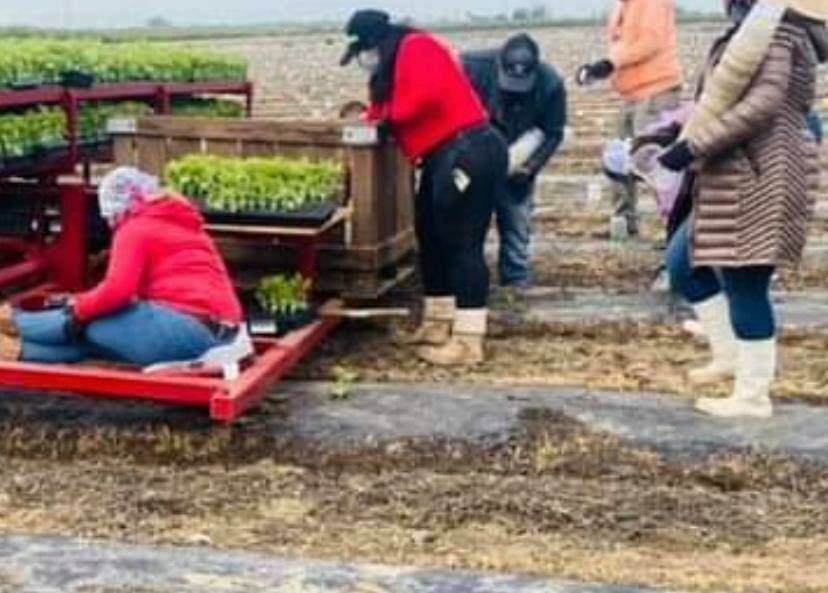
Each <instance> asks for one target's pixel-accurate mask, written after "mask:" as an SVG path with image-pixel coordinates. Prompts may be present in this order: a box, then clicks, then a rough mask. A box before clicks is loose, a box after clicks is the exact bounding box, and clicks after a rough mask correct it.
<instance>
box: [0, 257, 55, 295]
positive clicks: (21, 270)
mask: <svg viewBox="0 0 828 593" xmlns="http://www.w3.org/2000/svg"><path fill="white" fill-rule="evenodd" d="M48 269H49V266H48V264H47V263H46V260H45V259H44V258H32V259H29V260H27V261H24V262H22V263H19V264H14V265H12V266H7V267H4V268H0V288H6V287H8V286H15V285H17V284H21V283H22V282H24V281H27V280H34V279H37V278H39V277H41V276H43V275H44V274H46V272H47V271H48Z"/></svg>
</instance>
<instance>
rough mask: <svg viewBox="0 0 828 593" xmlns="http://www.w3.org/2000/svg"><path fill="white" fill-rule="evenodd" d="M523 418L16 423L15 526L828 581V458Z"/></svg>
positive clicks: (0, 506)
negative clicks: (489, 427) (481, 432)
mask: <svg viewBox="0 0 828 593" xmlns="http://www.w3.org/2000/svg"><path fill="white" fill-rule="evenodd" d="M524 423H525V429H526V430H525V436H523V437H519V438H515V439H513V440H512V442H509V443H507V444H504V445H502V446H496V447H487V448H481V447H473V446H469V445H468V444H466V443H452V442H440V443H437V442H402V443H395V444H394V445H387V446H383V447H381V448H361V449H341V450H325V451H324V452H320V451H315V450H312V449H302V448H301V447H300V446H298V445H296V444H295V443H294V444H288V443H283V442H278V440H274V439H272V438H263V437H261V436H260V437H257V436H256V435H255V429H254V428H251V427H248V428H247V430H246V431H244V432H245V433H246V434H243V433H242V431H216V430H213V431H210V432H208V433H204V432H201V431H197V430H193V429H187V428H181V427H179V428H172V429H171V428H153V429H143V430H141V429H124V430H122V431H119V433H118V434H115V433H109V434H105V433H104V434H97V435H94V434H89V433H82V434H75V433H73V432H72V431H63V432H62V433H61V434H59V435H55V434H53V433H50V432H49V431H48V430H46V431H45V432H43V433H41V434H40V435H39V436H38V435H36V434H32V433H28V434H26V438H25V439H22V438H21V436H22V435H21V434H20V432H19V428H10V427H8V426H5V427H3V433H4V434H3V435H2V437H3V438H2V440H0V442H2V443H3V448H4V449H5V451H4V453H5V454H4V458H5V463H4V464H3V467H2V469H0V484H2V490H1V491H0V518H2V530H3V531H4V532H12V533H31V534H61V535H76V536H82V537H93V538H107V539H116V540H127V541H133V542H142V543H165V544H182V545H193V544H196V545H213V546H219V547H223V548H239V549H245V550H259V551H266V552H272V553H278V554H287V555H290V556H311V557H329V558H336V559H351V560H357V561H360V562H365V561H377V562H386V563H392V564H416V565H425V566H448V567H465V568H477V569H486V570H497V571H516V572H531V573H537V574H541V575H549V576H554V577H558V578H559V577H567V578H574V579H583V580H587V581H600V582H618V583H628V584H636V583H639V584H647V585H663V586H671V587H676V588H685V589H689V590H698V591H720V590H727V591H734V592H737V591H744V592H749V591H773V592H786V593H787V592H790V593H794V592H796V593H810V592H813V593H816V592H818V591H826V590H828V574H826V572H825V571H824V562H823V561H824V554H825V553H826V551H828V533H826V525H828V516H826V509H828V469H826V467H825V466H821V465H812V464H809V463H796V462H793V461H791V460H786V459H781V458H779V459H776V458H767V457H763V456H757V455H748V454H740V455H721V456H719V457H716V458H712V459H709V460H707V461H699V462H693V463H689V464H688V463H680V462H675V461H666V460H664V459H659V458H658V457H657V456H656V455H653V454H652V453H651V452H649V451H646V450H641V449H636V448H633V447H629V446H627V445H624V444H623V443H621V442H618V441H617V440H616V439H614V438H610V437H606V436H601V435H596V434H592V433H590V432H589V431H588V430H586V429H584V428H583V427H582V426H580V425H578V424H577V423H575V422H573V421H571V420H569V419H567V418H565V417H561V416H558V415H555V414H551V415H550V414H548V413H544V412H538V413H537V414H527V416H526V418H525V419H524ZM56 436H59V437H60V449H61V450H62V451H61V452H60V454H58V452H57V451H56V447H55V446H54V445H55V437H56ZM10 443H15V444H16V445H10ZM53 455H58V457H57V458H55V459H52V456H53ZM171 459H174V460H175V462H174V463H172V462H171V461H170V460H171Z"/></svg>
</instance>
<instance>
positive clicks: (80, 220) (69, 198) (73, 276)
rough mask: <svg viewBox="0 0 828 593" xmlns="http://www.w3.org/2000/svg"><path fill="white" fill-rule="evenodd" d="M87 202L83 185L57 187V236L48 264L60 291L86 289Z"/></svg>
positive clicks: (87, 196) (48, 253)
mask: <svg viewBox="0 0 828 593" xmlns="http://www.w3.org/2000/svg"><path fill="white" fill-rule="evenodd" d="M89 201H90V196H89V194H88V193H87V191H86V188H85V187H84V186H83V185H80V184H73V185H69V184H64V185H61V186H60V224H61V230H60V236H59V237H58V240H57V241H56V242H55V243H54V244H52V245H50V246H49V248H48V251H47V261H48V263H49V267H50V269H51V273H52V277H53V278H54V279H55V281H56V282H57V283H58V284H59V285H60V286H61V288H62V289H63V290H72V291H78V290H82V289H83V288H85V284H86V250H87V238H86V235H87V226H86V223H87V214H88V210H89Z"/></svg>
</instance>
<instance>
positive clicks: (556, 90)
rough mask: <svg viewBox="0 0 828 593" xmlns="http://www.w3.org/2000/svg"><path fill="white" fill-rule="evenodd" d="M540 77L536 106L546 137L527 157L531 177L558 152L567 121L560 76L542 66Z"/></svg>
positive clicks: (564, 96)
mask: <svg viewBox="0 0 828 593" xmlns="http://www.w3.org/2000/svg"><path fill="white" fill-rule="evenodd" d="M541 73H542V75H541V77H540V81H539V83H540V84H541V89H540V93H539V101H541V104H540V105H539V106H538V113H539V115H540V118H539V122H538V124H539V126H538V127H540V129H541V130H542V131H543V133H544V135H545V136H546V138H545V140H544V142H543V144H541V145H540V146H539V147H538V149H537V150H536V151H535V152H534V154H532V156H531V157H529V160H528V161H527V163H526V168H527V169H528V171H529V173H530V174H531V176H532V177H534V176H536V175H537V174H538V173H540V171H541V169H543V168H544V166H546V163H547V162H548V161H549V159H550V158H552V155H554V154H555V151H557V150H558V147H559V146H560V145H561V142H562V141H563V138H564V130H565V128H566V121H567V98H566V87H565V86H564V83H563V80H562V79H561V77H560V76H558V74H557V73H556V72H555V71H554V70H553V69H552V68H550V67H549V66H546V65H543V66H542V71H541Z"/></svg>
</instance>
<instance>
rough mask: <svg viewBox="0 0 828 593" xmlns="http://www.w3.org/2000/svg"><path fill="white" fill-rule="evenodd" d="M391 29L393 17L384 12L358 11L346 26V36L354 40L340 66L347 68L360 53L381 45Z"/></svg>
mask: <svg viewBox="0 0 828 593" xmlns="http://www.w3.org/2000/svg"><path fill="white" fill-rule="evenodd" d="M390 28H391V17H390V16H389V15H388V13H387V12H384V11H382V10H372V9H367V10H357V11H356V12H355V13H354V14H353V15H351V18H350V19H348V23H347V24H346V25H345V34H346V35H347V36H348V37H350V38H351V39H352V41H351V43H350V44H348V48H347V49H346V50H345V53H344V54H343V56H342V59H341V60H339V63H340V65H342V66H347V65H348V64H350V63H351V61H352V60H353V59H354V58H355V57H357V56H358V55H359V52H361V51H365V50H367V49H371V48H372V47H376V46H378V45H379V44H380V42H381V41H382V40H383V39H384V38H385V36H386V35H387V34H388V31H389V30H390Z"/></svg>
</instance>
